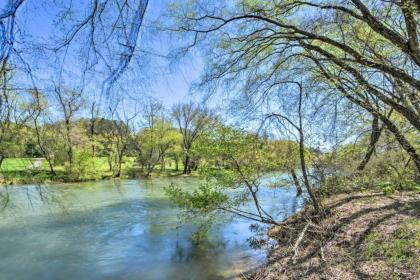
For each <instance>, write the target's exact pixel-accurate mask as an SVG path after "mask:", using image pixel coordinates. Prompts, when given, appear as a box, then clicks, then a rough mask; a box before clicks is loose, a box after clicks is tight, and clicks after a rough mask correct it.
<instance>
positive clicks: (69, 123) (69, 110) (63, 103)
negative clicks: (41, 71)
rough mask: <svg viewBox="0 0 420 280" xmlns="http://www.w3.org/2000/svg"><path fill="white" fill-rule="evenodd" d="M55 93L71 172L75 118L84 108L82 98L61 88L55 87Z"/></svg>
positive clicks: (71, 91)
mask: <svg viewBox="0 0 420 280" xmlns="http://www.w3.org/2000/svg"><path fill="white" fill-rule="evenodd" d="M54 93H55V96H56V98H57V101H58V104H59V106H60V107H61V111H62V114H63V129H62V130H61V134H62V136H63V139H64V143H65V147H66V154H67V162H68V163H69V169H70V171H71V169H72V167H73V159H74V147H73V146H74V143H73V139H74V137H75V135H74V134H75V133H74V117H75V114H76V113H77V111H79V109H80V108H81V106H82V97H81V93H80V92H77V91H74V90H68V89H62V88H60V87H55V88H54Z"/></svg>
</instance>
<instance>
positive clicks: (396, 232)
mask: <svg viewBox="0 0 420 280" xmlns="http://www.w3.org/2000/svg"><path fill="white" fill-rule="evenodd" d="M323 204H324V207H325V209H326V212H327V217H326V218H325V219H323V220H322V221H320V222H317V217H314V215H313V213H312V210H311V209H305V210H304V211H302V212H300V213H298V214H295V215H293V216H291V217H290V218H288V219H287V220H285V221H284V222H283V223H282V224H281V225H279V226H275V227H273V228H271V229H270V231H269V236H270V237H271V238H273V239H275V240H277V241H278V245H277V246H276V247H275V248H273V249H272V250H271V252H270V254H269V261H268V263H267V265H266V266H264V267H262V268H260V269H258V270H257V271H255V272H253V273H252V274H250V275H247V276H246V277H245V279H253V280H260V279H261V280H262V279H267V280H269V279H342V280H343V279H419V278H420V262H419V261H420V221H419V217H420V193H419V192H398V193H395V194H393V195H385V194H383V193H374V192H370V193H367V192H363V193H361V192H359V193H353V194H339V195H333V196H332V197H330V198H328V199H326V200H325V201H324V203H323Z"/></svg>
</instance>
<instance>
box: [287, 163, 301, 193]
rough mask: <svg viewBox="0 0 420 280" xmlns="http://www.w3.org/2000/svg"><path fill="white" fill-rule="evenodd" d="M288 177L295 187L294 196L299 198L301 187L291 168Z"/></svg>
mask: <svg viewBox="0 0 420 280" xmlns="http://www.w3.org/2000/svg"><path fill="white" fill-rule="evenodd" d="M290 175H291V177H292V181H293V184H294V185H295V187H296V195H297V196H300V195H301V194H302V187H301V186H300V183H299V179H298V177H297V175H296V171H295V170H294V169H293V168H292V169H290Z"/></svg>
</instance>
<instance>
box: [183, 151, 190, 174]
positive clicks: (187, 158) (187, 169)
mask: <svg viewBox="0 0 420 280" xmlns="http://www.w3.org/2000/svg"><path fill="white" fill-rule="evenodd" d="M183 173H184V174H189V173H191V167H190V156H189V155H186V156H185V160H184V172H183Z"/></svg>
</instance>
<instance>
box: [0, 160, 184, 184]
mask: <svg viewBox="0 0 420 280" xmlns="http://www.w3.org/2000/svg"><path fill="white" fill-rule="evenodd" d="M33 162H34V160H33V159H30V158H6V159H5V160H4V161H3V164H2V166H1V168H0V184H26V183H43V182H47V181H54V182H77V181H89V180H99V179H109V178H112V176H113V172H112V171H110V170H109V165H108V161H107V158H106V157H97V158H89V159H87V160H86V161H81V165H83V168H82V170H81V169H80V166H81V165H77V164H75V166H76V167H75V168H73V169H74V170H73V171H72V172H66V170H67V169H66V167H65V166H63V165H59V166H54V171H55V173H56V174H51V172H50V169H49V165H48V162H47V161H46V160H45V159H42V160H41V167H40V168H38V169H35V168H33ZM182 168H183V166H182V164H181V163H180V165H179V171H176V170H175V163H174V162H172V161H170V160H168V161H167V163H166V166H165V170H163V171H161V170H160V165H156V168H155V170H154V171H153V172H152V174H151V176H152V177H154V176H177V175H180V174H181V173H182ZM121 173H122V174H121V176H122V178H136V177H139V176H142V174H143V172H142V170H141V168H140V167H139V166H136V163H135V158H134V157H126V158H124V162H123V165H122V168H121Z"/></svg>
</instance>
